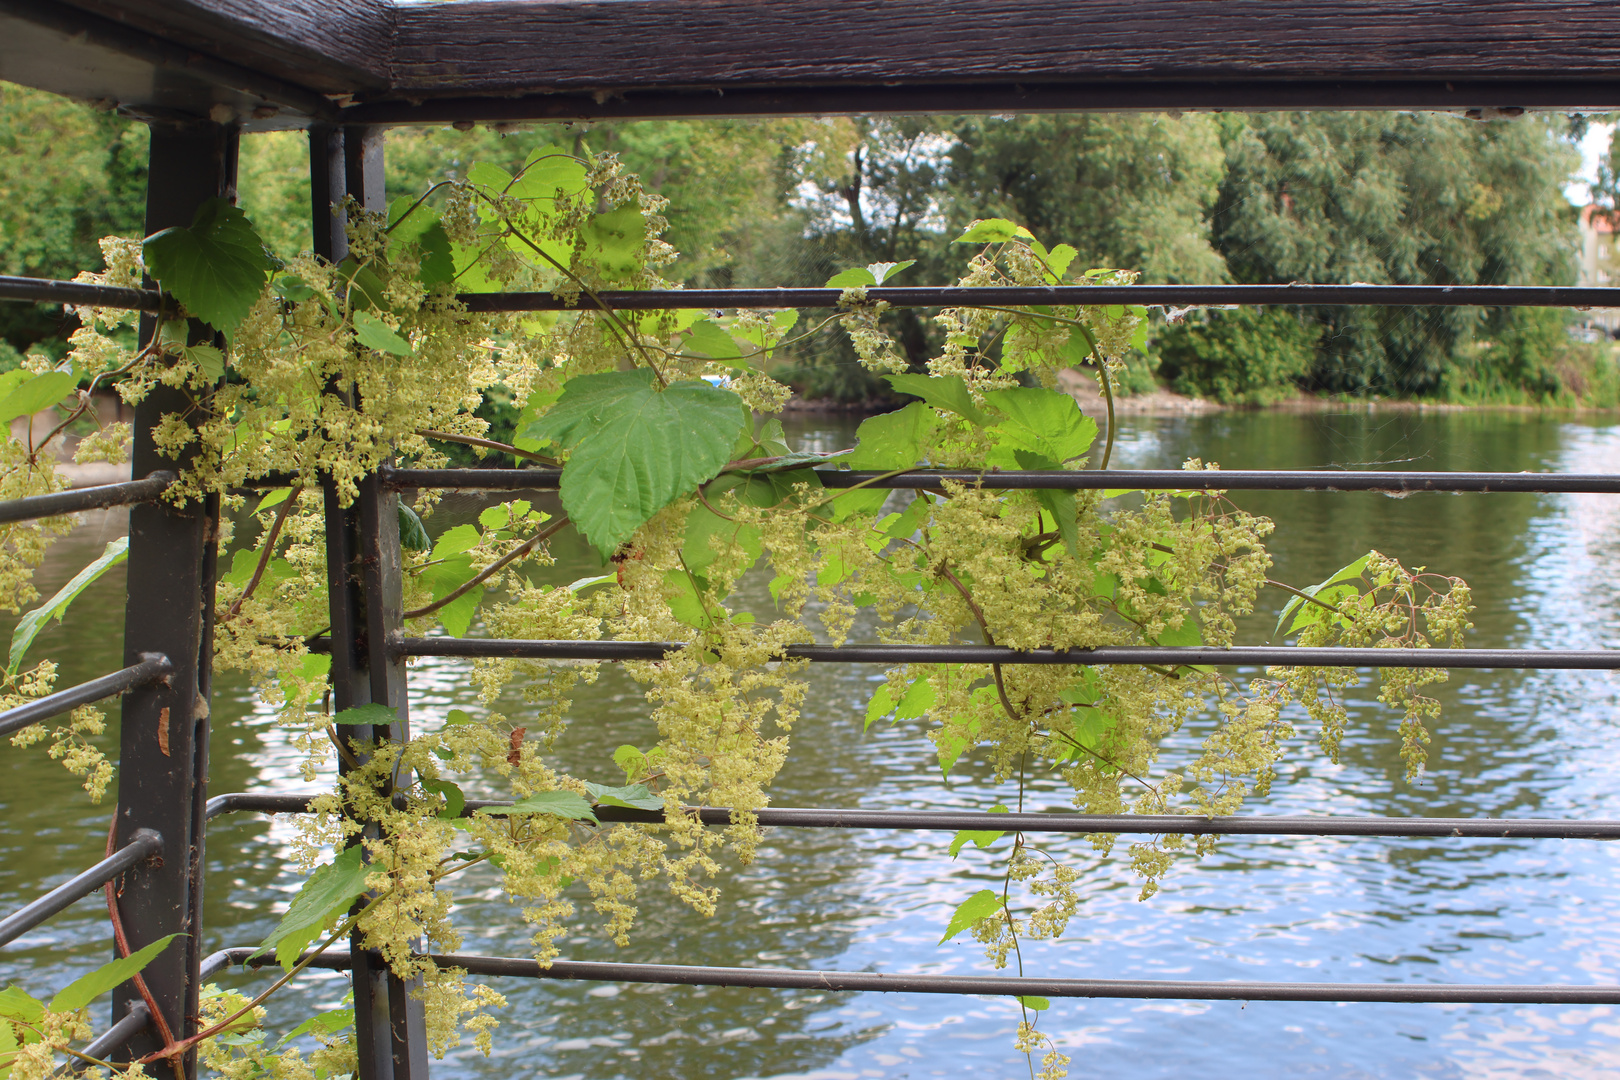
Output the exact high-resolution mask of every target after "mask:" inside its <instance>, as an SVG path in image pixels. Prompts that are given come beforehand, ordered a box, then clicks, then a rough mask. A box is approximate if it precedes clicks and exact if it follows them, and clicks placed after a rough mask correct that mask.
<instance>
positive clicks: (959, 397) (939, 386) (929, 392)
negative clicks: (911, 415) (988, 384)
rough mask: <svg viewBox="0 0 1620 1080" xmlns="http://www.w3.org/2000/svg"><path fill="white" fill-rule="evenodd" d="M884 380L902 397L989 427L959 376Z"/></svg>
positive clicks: (986, 417)
mask: <svg viewBox="0 0 1620 1080" xmlns="http://www.w3.org/2000/svg"><path fill="white" fill-rule="evenodd" d="M884 378H885V379H886V380H887V381H888V383H889V385H890V386H892V387H894V388H895V390H896V391H898V392H899V393H902V394H910V395H912V396H913V397H920V398H922V399H923V401H925V402H926V403H928V404H929V405H932V406H933V407H934V408H936V409H944V410H946V411H947V412H953V413H956V414H957V415H958V416H961V417H964V418H966V419H967V420H968V421H969V422H970V423H973V424H976V425H978V426H979V427H989V426H990V418H989V417H988V416H986V415H985V414H984V410H983V409H980V408H979V407H978V405H976V404H974V401H973V394H972V393H971V392H970V391H969V390H968V386H967V383H966V382H964V381H962V377H961V376H960V375H885V376H884ZM1069 400H1070V401H1071V402H1073V400H1074V399H1073V398H1070V399H1069Z"/></svg>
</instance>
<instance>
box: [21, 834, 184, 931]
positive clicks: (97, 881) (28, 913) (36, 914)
mask: <svg viewBox="0 0 1620 1080" xmlns="http://www.w3.org/2000/svg"><path fill="white" fill-rule="evenodd" d="M162 853H163V838H162V837H161V836H159V835H158V834H157V833H155V832H153V831H152V830H151V829H136V830H135V832H134V833H133V834H132V835H131V836H130V839H129V843H127V844H125V845H124V846H123V847H121V848H119V849H118V850H117V851H115V852H113V853H112V854H111V855H109V856H108V857H107V858H105V859H102V860H101V861H100V862H98V863H96V865H94V866H92V867H90V869H88V870H86V871H84V872H83V873H81V874H79V875H78V876H76V877H73V878H70V879H68V880H67V881H64V882H63V883H62V884H60V885H58V886H57V887H56V888H54V889H52V890H51V891H50V892H48V893H46V894H45V895H44V896H42V897H40V898H39V899H38V900H35V901H34V902H33V903H32V904H29V905H28V906H27V907H24V908H22V909H20V910H18V911H17V912H15V913H14V914H11V915H8V916H7V917H6V918H4V919H0V945H5V944H8V943H9V942H11V941H13V940H15V939H16V938H17V937H19V936H21V935H22V934H25V933H27V932H28V931H30V930H32V929H33V928H34V927H36V926H38V925H39V924H40V923H42V922H44V921H45V920H46V919H48V918H50V917H51V916H52V915H55V914H56V913H57V912H59V911H62V910H63V909H65V908H68V907H71V906H72V905H73V904H74V903H76V902H77V901H79V900H82V899H84V898H85V897H86V896H89V895H90V894H91V893H93V892H95V891H96V890H97V889H99V888H101V887H102V886H103V885H105V884H107V882H109V881H111V880H112V879H113V878H115V877H117V876H118V875H119V874H122V873H123V872H124V871H125V870H128V869H130V868H131V867H133V866H136V865H137V864H139V863H142V862H145V861H146V860H147V859H148V858H150V857H152V856H154V855H161V854H162Z"/></svg>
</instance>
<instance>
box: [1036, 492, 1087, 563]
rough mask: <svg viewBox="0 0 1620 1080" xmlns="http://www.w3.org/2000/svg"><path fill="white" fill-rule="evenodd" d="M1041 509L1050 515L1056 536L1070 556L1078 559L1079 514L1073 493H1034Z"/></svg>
mask: <svg viewBox="0 0 1620 1080" xmlns="http://www.w3.org/2000/svg"><path fill="white" fill-rule="evenodd" d="M1035 499H1036V501H1038V502H1039V503H1040V504H1041V508H1042V509H1043V510H1045V511H1046V512H1047V513H1048V514H1051V515H1052V521H1053V522H1054V523H1055V524H1056V525H1057V531H1058V535H1059V536H1061V537H1062V538H1063V546H1064V547H1065V548H1067V549H1068V552H1069V554H1070V555H1072V556H1074V557H1075V558H1076V559H1078V558H1080V512H1079V510H1078V509H1077V508H1076V505H1075V501H1074V492H1072V491H1053V490H1051V489H1043V490H1041V491H1037V492H1036V493H1035Z"/></svg>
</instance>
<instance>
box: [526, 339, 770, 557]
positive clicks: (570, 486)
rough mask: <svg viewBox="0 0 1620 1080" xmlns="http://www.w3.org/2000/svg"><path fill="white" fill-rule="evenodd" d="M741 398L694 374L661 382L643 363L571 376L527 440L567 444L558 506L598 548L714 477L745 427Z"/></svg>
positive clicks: (608, 550) (609, 548)
mask: <svg viewBox="0 0 1620 1080" xmlns="http://www.w3.org/2000/svg"><path fill="white" fill-rule="evenodd" d="M743 423H744V411H743V409H742V399H741V398H739V397H738V396H737V395H736V394H734V393H732V392H731V391H730V390H722V389H720V388H719V387H717V386H711V385H710V384H708V383H706V382H703V381H701V380H696V379H693V380H687V381H684V382H677V383H671V384H670V385H669V386H667V387H665V388H663V389H659V388H658V386H657V385H656V384H655V381H654V375H653V373H652V372H651V371H648V370H646V369H645V368H638V369H636V370H635V371H614V372H604V373H601V374H596V375H581V376H579V377H577V378H574V379H570V380H569V381H568V383H567V384H566V385H565V386H564V388H563V393H562V397H560V398H558V399H557V404H556V405H555V406H553V407H552V409H551V411H550V412H548V413H547V414H546V415H545V416H543V417H541V418H540V419H539V420H537V421H535V422H534V423H532V424H530V425H529V427H528V430H527V431H525V432H523V435H524V437H525V438H543V439H550V440H551V441H553V442H555V443H557V444H558V445H559V446H564V447H568V448H571V449H572V451H573V454H572V456H570V457H569V459H568V464H567V465H566V466H565V467H564V468H563V474H562V485H561V487H562V491H561V493H562V504H563V509H565V510H567V511H568V515H569V517H571V518H572V519H573V521H574V524H575V525H576V526H578V528H579V531H580V532H581V533H583V534H584V535H585V538H586V539H587V540H589V541H590V542H591V543H592V544H593V545H595V547H596V549H597V551H599V552H601V553H602V556H603V557H604V558H606V557H607V556H609V555H611V554H613V552H614V550H615V549H617V548H618V546H619V545H620V544H621V543H623V542H624V541H625V540H628V539H629V538H630V535H631V534H632V533H634V532H635V531H636V529H638V528H640V527H641V525H642V524H643V523H644V522H646V521H647V519H648V518H650V517H652V516H653V515H654V514H656V513H657V512H658V511H660V510H662V509H663V508H664V507H666V506H668V505H669V504H670V503H671V502H673V501H674V500H675V499H676V498H677V497H679V496H680V495H683V494H685V493H686V492H688V491H691V490H693V489H694V488H696V487H697V486H698V485H699V484H701V483H703V482H704V481H706V480H710V479H712V478H713V477H714V476H715V474H716V473H718V472H719V471H720V467H721V466H722V465H724V464H725V463H726V461H727V460H728V458H729V454H730V451H731V447H732V444H733V443H734V442H735V441H736V439H737V434H738V432H740V431H741V430H742V428H743Z"/></svg>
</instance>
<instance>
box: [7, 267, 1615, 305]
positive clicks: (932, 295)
mask: <svg viewBox="0 0 1620 1080" xmlns="http://www.w3.org/2000/svg"><path fill="white" fill-rule="evenodd" d="M843 295H844V290H843V289H638V290H623V289H608V290H600V291H598V292H597V293H596V296H595V298H593V297H591V296H581V297H579V298H578V300H572V299H564V298H561V297H558V296H557V295H556V294H554V293H549V292H496V293H462V294H460V295H459V296H457V297H456V299H457V300H459V301H460V302H461V303H462V304H464V305H466V307H467V310H469V311H475V312H510V311H567V310H570V309H575V308H586V309H598V308H605V309H612V310H619V311H663V310H675V309H681V308H687V309H690V308H753V309H762V308H763V309H769V308H823V309H825V308H835V307H837V306H838V304H839V302H840V301H841V300H842V298H843ZM866 296H867V299H868V300H871V301H879V300H881V301H883V302H885V303H887V304H888V305H889V306H890V307H908V308H910V307H972V306H976V305H987V306H991V307H1043V306H1066V307H1074V306H1085V307H1097V306H1106V305H1120V304H1139V305H1150V306H1156V307H1207V306H1225V305H1231V304H1240V305H1244V304H1246V305H1286V306H1309V307H1353V306H1365V305H1374V306H1379V307H1567V308H1603V307H1620V288H1606V289H1594V288H1568V287H1561V286H1523V285H1301V284H1289V285H1056V286H1049V287H1028V286H992V287H985V288H964V287H960V286H941V287H937V288H933V287H926V286H925V287H914V286H913V287H873V288H868V289H867V290H866ZM0 300H22V301H32V302H35V303H49V304H73V305H79V306H85V307H112V308H121V309H125V310H136V311H160V310H162V308H163V303H164V296H163V294H162V293H161V292H159V291H158V290H156V289H126V288H120V287H118V286H113V285H91V284H86V283H84V282H79V281H62V280H57V279H54V278H30V277H13V276H7V275H0ZM598 301H600V303H599V302H598Z"/></svg>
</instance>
